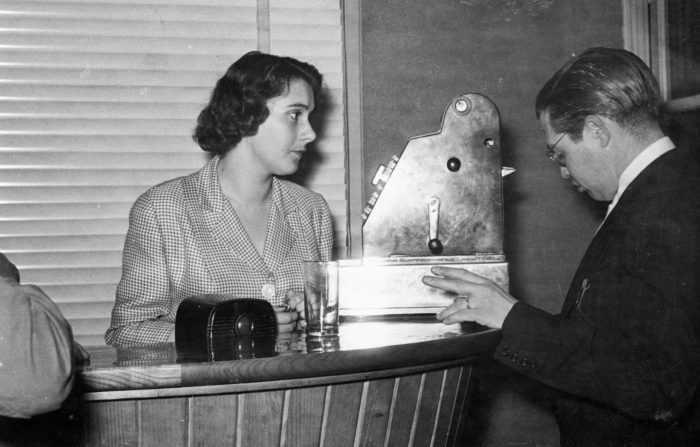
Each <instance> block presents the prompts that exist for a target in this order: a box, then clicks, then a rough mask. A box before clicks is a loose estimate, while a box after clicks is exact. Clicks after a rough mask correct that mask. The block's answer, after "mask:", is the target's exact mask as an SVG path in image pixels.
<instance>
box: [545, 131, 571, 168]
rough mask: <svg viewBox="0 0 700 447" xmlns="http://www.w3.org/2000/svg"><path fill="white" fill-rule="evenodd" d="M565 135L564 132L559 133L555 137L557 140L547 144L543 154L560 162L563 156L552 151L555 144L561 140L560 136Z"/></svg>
mask: <svg viewBox="0 0 700 447" xmlns="http://www.w3.org/2000/svg"><path fill="white" fill-rule="evenodd" d="M565 136H566V133H563V134H561V136H560V137H559V138H557V141H555V142H554V144H553V145H552V146H549V145H547V151H546V152H545V153H544V156H545V157H547V158H549V159H550V160H552V161H556V162H561V161H562V160H563V158H564V155H562V154H561V153H559V152H554V148H555V147H557V144H559V142H560V141H561V139H562V138H564V137H565Z"/></svg>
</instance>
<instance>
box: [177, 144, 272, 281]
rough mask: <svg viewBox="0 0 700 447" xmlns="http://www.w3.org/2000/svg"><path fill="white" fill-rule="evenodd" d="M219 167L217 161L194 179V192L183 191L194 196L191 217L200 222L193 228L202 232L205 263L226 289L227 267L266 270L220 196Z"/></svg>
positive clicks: (238, 222) (229, 274)
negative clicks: (241, 265) (234, 266)
mask: <svg viewBox="0 0 700 447" xmlns="http://www.w3.org/2000/svg"><path fill="white" fill-rule="evenodd" d="M217 164H218V157H214V159H212V161H211V162H209V163H208V164H207V165H206V166H205V167H204V169H202V170H201V171H200V175H198V176H196V177H195V178H194V181H195V182H196V183H198V185H197V186H195V185H190V186H191V189H190V188H187V186H188V185H184V187H185V188H186V189H190V192H191V194H187V199H188V207H189V208H190V216H191V218H192V219H193V220H199V222H197V223H196V224H195V225H194V226H195V227H196V228H199V229H200V230H199V231H201V232H202V234H201V237H200V240H201V241H202V244H203V245H204V247H203V250H202V253H203V257H204V262H205V264H206V266H207V268H208V270H209V272H210V273H211V275H212V277H213V278H214V279H215V281H216V282H217V283H218V284H220V285H224V284H227V283H228V281H230V276H231V272H230V271H229V268H228V267H227V266H230V265H235V264H247V265H249V266H251V268H252V270H254V271H263V272H264V271H267V267H266V265H265V262H264V261H263V259H262V258H261V257H260V255H259V254H258V252H257V251H256V250H255V247H254V246H253V243H252V242H251V241H250V239H249V238H248V235H247V233H246V232H245V229H244V228H243V225H242V224H241V223H240V221H239V220H238V217H237V216H236V213H235V212H234V210H233V207H232V206H231V205H230V204H229V203H228V201H227V200H226V198H225V197H224V195H223V193H222V192H221V187H220V186H219V182H218V177H217V174H216V166H217ZM197 192H199V194H196V193H197Z"/></svg>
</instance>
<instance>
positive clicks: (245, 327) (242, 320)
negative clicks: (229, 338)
mask: <svg viewBox="0 0 700 447" xmlns="http://www.w3.org/2000/svg"><path fill="white" fill-rule="evenodd" d="M253 329H255V323H254V322H253V319H252V318H251V317H249V316H248V315H245V314H243V315H240V316H239V317H238V319H236V332H237V335H239V336H242V335H250V334H252V333H253Z"/></svg>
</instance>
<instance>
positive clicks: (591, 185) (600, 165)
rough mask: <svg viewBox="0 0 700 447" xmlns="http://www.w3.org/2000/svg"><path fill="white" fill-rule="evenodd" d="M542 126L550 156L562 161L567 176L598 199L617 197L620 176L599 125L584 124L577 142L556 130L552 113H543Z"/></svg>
mask: <svg viewBox="0 0 700 447" xmlns="http://www.w3.org/2000/svg"><path fill="white" fill-rule="evenodd" d="M540 126H541V128H542V131H543V132H544V138H545V143H546V144H547V148H548V149H549V150H550V155H552V156H551V157H550V159H552V160H553V161H554V162H556V163H557V164H559V171H560V173H561V176H562V177H563V178H564V179H565V180H570V181H571V183H572V184H573V185H574V186H575V187H576V188H577V189H578V191H579V192H586V193H587V194H588V195H589V196H591V197H592V198H593V199H595V200H600V201H610V200H612V199H613V198H614V197H615V193H616V192H617V187H618V176H617V174H616V173H615V171H614V169H613V163H612V160H611V153H610V151H611V149H610V147H608V145H607V144H605V143H602V142H601V139H600V138H598V136H597V135H596V129H595V127H589V124H586V125H585V126H584V130H583V138H582V139H581V141H579V142H574V141H573V140H572V139H571V136H570V135H568V134H562V133H556V132H555V131H554V130H553V129H552V127H551V126H550V123H549V113H548V112H544V113H541V114H540Z"/></svg>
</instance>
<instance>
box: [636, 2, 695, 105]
mask: <svg viewBox="0 0 700 447" xmlns="http://www.w3.org/2000/svg"><path fill="white" fill-rule="evenodd" d="M623 13H624V27H623V30H624V40H625V48H627V49H628V50H630V51H632V52H634V53H635V54H637V55H638V56H639V57H641V58H642V59H643V60H644V61H645V62H646V63H647V64H649V66H650V67H651V68H652V70H653V71H654V73H655V74H656V76H657V78H658V79H659V84H660V86H661V91H662V95H663V97H664V99H665V100H666V101H667V106H668V109H669V110H670V111H671V112H688V111H693V110H697V109H700V77H698V70H700V2H697V1H696V0H623Z"/></svg>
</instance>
